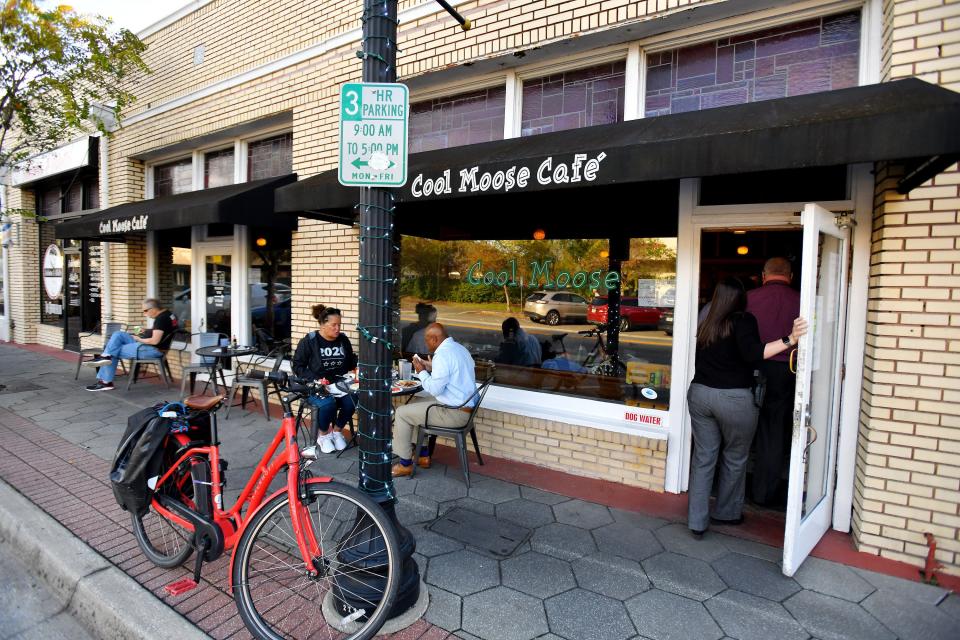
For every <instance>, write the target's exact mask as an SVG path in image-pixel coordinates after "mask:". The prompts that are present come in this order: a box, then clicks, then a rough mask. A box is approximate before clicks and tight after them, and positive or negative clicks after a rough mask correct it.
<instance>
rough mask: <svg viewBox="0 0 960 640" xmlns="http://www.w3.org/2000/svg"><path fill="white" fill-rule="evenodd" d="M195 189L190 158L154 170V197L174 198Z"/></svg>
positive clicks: (159, 166) (162, 165)
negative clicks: (173, 196) (178, 194)
mask: <svg viewBox="0 0 960 640" xmlns="http://www.w3.org/2000/svg"><path fill="white" fill-rule="evenodd" d="M192 189H193V161H192V160H191V159H190V158H184V159H183V160H177V161H176V162H169V163H167V164H161V165H158V166H156V167H154V168H153V197H154V198H160V197H162V196H172V195H174V194H177V193H186V192H187V191H191V190H192Z"/></svg>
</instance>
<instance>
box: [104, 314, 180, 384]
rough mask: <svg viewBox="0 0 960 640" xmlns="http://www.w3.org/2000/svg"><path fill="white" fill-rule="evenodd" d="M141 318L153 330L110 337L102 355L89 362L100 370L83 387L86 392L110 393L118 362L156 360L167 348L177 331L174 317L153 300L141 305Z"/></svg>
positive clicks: (123, 333)
mask: <svg viewBox="0 0 960 640" xmlns="http://www.w3.org/2000/svg"><path fill="white" fill-rule="evenodd" d="M143 315H145V316H146V317H147V318H149V319H151V320H153V327H152V328H151V329H145V330H144V331H143V332H142V333H141V334H139V335H133V334H130V333H125V332H123V331H117V332H116V333H114V334H113V335H112V336H110V340H109V341H108V342H107V346H106V348H105V349H104V350H103V354H102V355H101V356H100V357H99V358H97V359H96V360H94V361H93V365H94V366H97V367H99V368H100V370H99V371H98V372H97V383H96V384H92V385H90V386H89V387H87V391H112V390H113V378H114V376H116V374H117V365H118V364H120V359H121V358H124V359H126V358H159V357H160V356H162V355H163V352H164V351H166V350H167V348H168V347H169V346H170V342H171V341H172V340H173V333H174V331H175V330H176V328H177V317H176V316H175V315H173V314H172V313H170V312H169V311H167V310H166V309H164V308H162V307H161V306H160V302H158V301H157V300H155V299H154V298H147V299H146V300H144V301H143Z"/></svg>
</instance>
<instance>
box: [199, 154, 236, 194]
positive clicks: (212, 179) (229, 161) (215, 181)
mask: <svg viewBox="0 0 960 640" xmlns="http://www.w3.org/2000/svg"><path fill="white" fill-rule="evenodd" d="M228 184H233V149H232V148H231V149H223V150H222V151H213V152H211V153H206V154H204V156H203V188H204V189H212V188H213V187H222V186H225V185H228Z"/></svg>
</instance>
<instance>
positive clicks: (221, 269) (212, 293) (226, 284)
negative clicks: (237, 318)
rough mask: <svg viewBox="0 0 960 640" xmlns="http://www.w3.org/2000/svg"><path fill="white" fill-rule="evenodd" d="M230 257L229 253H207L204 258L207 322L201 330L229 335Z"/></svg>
mask: <svg viewBox="0 0 960 640" xmlns="http://www.w3.org/2000/svg"><path fill="white" fill-rule="evenodd" d="M231 257H232V256H230V255H208V256H206V257H205V259H204V273H205V274H206V280H205V282H206V283H207V292H206V293H207V297H206V305H207V322H206V327H205V328H204V329H203V331H205V332H214V333H222V334H223V335H225V336H228V337H229V336H230V335H231V334H230V312H231V309H230V304H231V290H230V284H231V282H230V281H231V269H230V264H231Z"/></svg>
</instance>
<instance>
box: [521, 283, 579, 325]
mask: <svg viewBox="0 0 960 640" xmlns="http://www.w3.org/2000/svg"><path fill="white" fill-rule="evenodd" d="M523 312H524V313H525V314H526V316H527V317H528V318H530V319H531V320H533V321H534V322H546V323H547V324H551V325H556V324H560V323H561V322H583V321H585V320H586V319H587V301H586V299H585V298H582V297H580V296H578V295H577V294H575V293H566V292H564V291H536V292H534V293H531V294H530V295H529V296H527V299H526V301H524V303H523Z"/></svg>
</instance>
